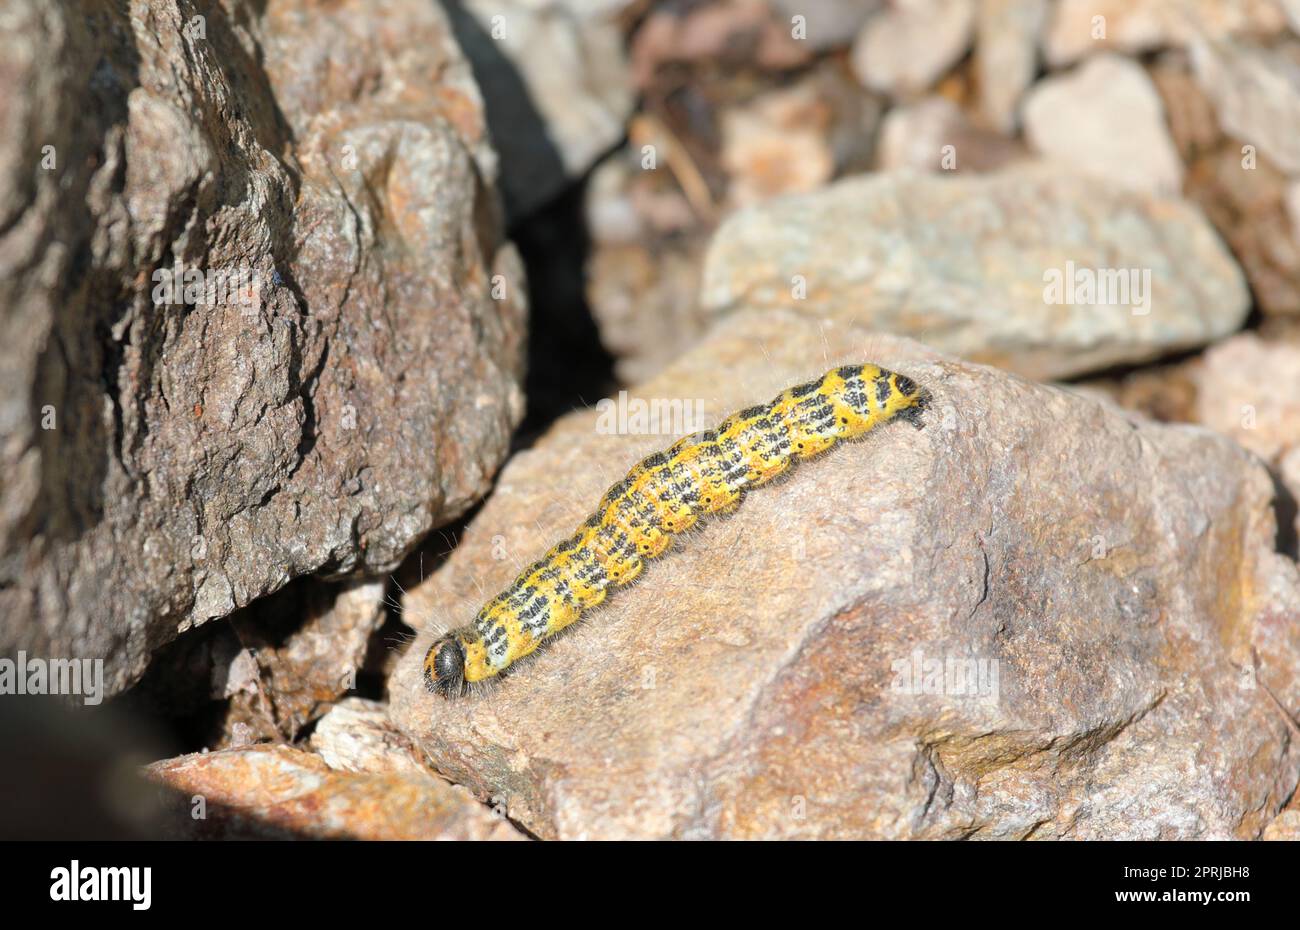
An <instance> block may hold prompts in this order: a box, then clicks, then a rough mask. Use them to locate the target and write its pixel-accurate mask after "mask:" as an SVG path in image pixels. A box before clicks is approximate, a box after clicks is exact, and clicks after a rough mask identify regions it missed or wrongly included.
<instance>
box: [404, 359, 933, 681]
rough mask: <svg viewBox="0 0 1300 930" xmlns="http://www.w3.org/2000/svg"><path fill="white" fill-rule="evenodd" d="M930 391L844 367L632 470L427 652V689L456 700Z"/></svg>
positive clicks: (911, 410) (917, 411) (920, 407)
mask: <svg viewBox="0 0 1300 930" xmlns="http://www.w3.org/2000/svg"><path fill="white" fill-rule="evenodd" d="M928 399H929V395H928V393H927V392H926V391H925V390H924V389H922V388H919V387H918V386H917V385H916V383H915V382H913V381H912V380H911V379H910V378H908V377H906V376H904V375H900V374H896V373H894V372H891V371H886V370H885V369H883V368H878V367H877V366H875V365H851V366H847V367H843V368H836V369H834V370H832V371H829V372H827V373H826V374H825V375H823V376H822V377H821V378H819V379H817V380H816V381H810V382H808V383H807V384H800V385H797V386H795V387H792V388H788V389H787V390H785V391H783V392H782V393H781V394H779V395H778V396H777V397H775V398H774V399H773V400H772V401H771V402H769V403H766V404H759V405H757V406H754V407H749V408H747V409H745V410H741V411H740V412H738V413H733V414H732V415H731V416H729V417H727V418H726V419H725V420H723V421H722V422H721V423H719V424H718V425H717V426H716V427H715V428H713V429H710V430H705V431H703V432H700V433H693V434H691V435H689V436H686V437H684V438H682V439H681V440H679V441H678V442H676V443H674V444H673V446H672V447H671V448H669V449H668V450H666V451H664V452H657V453H655V454H654V455H651V456H650V457H649V458H647V459H645V460H643V461H641V462H639V463H638V464H636V465H635V466H633V467H632V470H631V471H629V472H628V473H627V477H625V478H624V479H623V480H622V481H620V482H618V483H617V484H615V485H614V486H613V487H611V488H610V489H609V490H608V491H607V492H606V493H605V496H604V497H603V498H601V501H600V504H599V505H598V506H597V507H596V510H595V511H594V512H593V513H592V514H591V516H589V517H588V518H587V519H586V521H585V522H584V523H583V524H582V525H581V526H579V527H578V529H577V531H576V532H575V533H574V534H573V535H572V536H570V537H569V538H568V539H566V540H564V541H563V542H561V543H559V544H557V545H555V546H554V547H552V548H551V550H550V551H549V552H547V553H546V555H545V556H543V557H542V558H541V559H540V560H538V561H537V562H534V563H533V564H532V565H530V566H529V567H528V568H527V569H525V570H524V571H523V572H522V573H521V574H520V575H519V577H517V578H516V579H515V580H514V582H513V583H512V584H511V585H510V587H508V588H506V589H505V590H504V591H502V592H501V593H500V594H498V595H497V596H496V597H494V598H492V599H491V600H490V601H488V602H487V603H486V604H484V605H483V607H482V609H480V610H479V612H478V614H477V616H475V618H474V620H473V622H472V623H470V624H469V625H468V626H465V627H463V628H461V629H459V630H453V631H452V632H450V633H448V634H446V635H445V636H443V637H442V638H440V639H438V640H437V641H436V642H435V643H434V644H433V645H432V646H430V647H429V651H428V653H427V654H426V655H425V657H424V681H425V684H426V685H427V686H428V688H429V690H430V691H434V692H437V693H440V694H444V695H453V694H462V693H464V692H465V691H466V690H467V686H468V685H470V684H473V683H476V682H481V681H484V680H486V679H488V678H491V677H492V676H494V675H499V674H500V673H501V672H503V671H505V670H506V669H507V668H509V667H510V665H511V664H512V663H514V662H516V661H518V660H519V659H521V658H523V657H524V656H526V655H528V654H530V653H532V652H533V651H534V650H536V649H537V647H538V646H540V645H541V644H542V643H543V642H545V641H546V640H548V639H550V638H551V637H553V636H555V635H556V634H557V633H559V632H560V631H561V630H563V629H564V628H566V627H568V626H570V625H571V624H573V623H574V622H575V621H577V620H578V619H579V618H580V617H581V616H582V615H583V614H584V613H585V612H587V611H589V610H591V609H592V608H593V607H595V606H596V605H598V604H600V603H601V602H602V601H604V600H605V598H606V596H608V594H609V593H610V591H611V590H612V589H614V588H618V587H622V586H623V585H627V584H631V583H632V582H633V581H635V580H636V578H637V577H638V576H639V575H640V574H641V572H642V570H643V569H644V568H645V565H646V563H647V562H649V561H650V560H652V559H656V558H658V557H659V556H661V555H663V553H664V552H665V551H666V550H667V549H668V546H669V544H670V543H671V542H672V538H673V536H675V535H677V534H679V533H682V532H685V531H686V530H688V529H690V528H691V527H692V526H694V525H695V524H696V522H697V521H698V520H699V519H700V518H701V517H707V516H710V515H714V514H720V513H725V512H727V511H730V510H731V509H733V508H735V507H736V506H737V505H738V504H739V503H740V501H741V499H742V498H743V497H744V495H745V492H746V491H748V490H749V489H751V488H756V487H760V486H762V485H764V484H767V483H768V482H770V481H772V480H773V479H774V478H776V477H777V476H778V475H781V474H783V473H784V472H785V471H787V470H788V469H789V468H790V466H791V465H793V464H794V463H796V462H798V461H800V460H801V459H809V458H813V457H814V456H817V455H820V454H821V453H823V452H825V451H826V450H828V449H829V448H830V447H831V446H833V445H835V444H836V443H837V442H841V441H845V440H853V439H858V438H861V437H862V436H865V435H866V434H867V433H868V432H870V431H871V430H873V429H875V428H876V427H877V426H880V425H882V424H884V423H888V422H890V421H892V420H896V419H897V420H907V421H908V422H910V423H912V425H913V426H915V427H917V428H918V429H919V428H920V427H921V414H922V412H923V411H924V410H925V407H926V404H927V401H928Z"/></svg>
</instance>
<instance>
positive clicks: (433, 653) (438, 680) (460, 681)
mask: <svg viewBox="0 0 1300 930" xmlns="http://www.w3.org/2000/svg"><path fill="white" fill-rule="evenodd" d="M464 685H465V650H464V649H462V648H461V646H460V643H458V642H457V641H456V639H455V637H453V636H450V635H448V636H444V637H443V638H442V639H440V640H437V641H436V642H435V643H434V644H433V645H432V646H430V647H429V651H428V652H427V653H425V656H424V686H425V687H426V688H428V689H429V691H430V692H432V693H434V694H441V695H444V696H447V695H452V694H460V692H461V691H462V689H463V688H464Z"/></svg>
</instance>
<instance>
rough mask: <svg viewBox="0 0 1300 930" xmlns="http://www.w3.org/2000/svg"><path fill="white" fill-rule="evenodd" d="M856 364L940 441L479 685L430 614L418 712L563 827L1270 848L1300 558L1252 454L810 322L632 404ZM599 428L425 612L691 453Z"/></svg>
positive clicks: (1288, 783) (713, 547)
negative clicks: (887, 374) (447, 689)
mask: <svg viewBox="0 0 1300 930" xmlns="http://www.w3.org/2000/svg"><path fill="white" fill-rule="evenodd" d="M866 358H869V359H874V360H876V361H879V362H880V363H882V364H885V365H888V366H891V367H893V368H895V369H896V370H901V371H903V372H906V373H907V374H909V375H911V376H913V377H915V378H916V379H917V380H918V381H919V382H920V383H921V384H922V385H923V386H925V387H926V388H928V389H929V390H931V391H932V392H933V395H934V403H933V407H932V410H931V412H930V414H929V415H928V417H927V423H926V426H925V428H924V429H923V430H922V431H920V432H917V431H914V430H912V429H910V428H908V427H906V426H903V425H894V426H891V427H888V428H886V429H884V430H882V431H881V432H880V433H879V434H877V435H875V436H874V437H873V438H871V439H868V440H867V441H866V442H864V443H862V444H859V445H853V446H851V447H847V448H842V449H839V450H836V451H835V452H833V453H831V454H830V455H828V456H827V457H825V458H824V459H822V460H819V461H817V462H813V463H807V464H806V465H804V466H801V467H800V468H799V469H798V470H796V471H795V472H794V473H793V474H792V475H791V476H790V477H789V478H788V479H787V480H786V481H784V482H783V483H781V484H780V485H779V486H776V487H772V488H765V489H762V490H760V491H756V492H755V493H754V494H752V495H751V496H750V497H749V498H748V499H747V500H746V501H745V502H744V504H743V505H742V506H741V507H740V508H739V510H738V511H737V512H736V513H735V514H734V515H732V516H730V517H729V518H727V519H725V520H723V521H720V522H717V523H715V524H713V525H711V526H709V527H707V528H705V529H704V530H702V531H701V532H699V533H696V534H693V535H692V537H691V538H690V539H688V540H684V541H682V542H681V544H680V549H679V551H676V552H674V553H673V554H671V555H669V556H667V557H666V558H664V559H663V560H661V561H659V562H656V563H655V564H653V565H652V566H650V567H649V568H648V569H647V571H646V573H645V577H644V578H643V579H642V580H641V581H639V582H638V584H637V585H635V586H633V587H632V588H630V589H629V590H626V591H621V592H619V593H618V595H617V596H616V597H613V598H611V599H610V600H609V601H608V602H607V606H605V607H604V608H602V610H601V611H600V612H599V613H598V614H597V615H595V616H592V617H590V618H589V619H588V620H586V621H585V622H584V623H582V624H580V625H579V626H578V627H576V628H575V629H574V630H573V632H572V633H571V634H569V635H566V636H564V637H562V638H560V639H559V640H558V641H556V642H554V643H553V644H552V645H550V646H549V648H546V649H544V650H543V651H542V652H541V653H540V654H539V656H538V657H537V658H536V660H535V661H533V662H531V663H530V664H527V665H526V666H525V667H523V668H521V669H519V670H517V671H516V672H515V674H513V675H511V676H510V677H509V678H508V679H506V680H505V681H502V682H499V683H498V685H497V686H496V687H493V688H491V689H490V690H489V691H488V692H487V693H485V694H483V695H480V696H477V697H472V698H467V699H460V700H449V699H446V698H442V697H436V696H432V695H429V694H428V693H426V691H425V690H424V686H423V684H422V681H421V677H420V670H419V666H420V662H421V659H422V656H423V653H424V650H425V649H426V648H427V647H428V644H429V643H430V642H431V639H432V635H433V632H434V631H426V632H424V633H421V634H420V635H419V636H418V637H417V638H416V640H415V642H414V643H413V644H412V648H411V650H410V652H409V653H408V654H407V655H406V656H405V657H404V658H403V660H402V661H401V662H400V663H399V665H398V668H397V671H396V672H395V674H394V676H393V678H392V679H391V681H390V694H391V696H392V700H393V717H394V720H395V722H397V723H398V724H399V725H400V726H401V727H402V728H403V730H404V731H405V732H407V733H408V734H409V735H410V736H411V737H412V738H413V739H416V740H417V741H419V742H420V744H421V746H422V747H423V748H424V749H425V750H426V751H427V752H428V753H429V755H430V757H431V759H432V761H433V763H434V765H435V766H436V767H437V768H438V770H439V771H442V772H444V773H445V774H446V775H448V776H449V777H451V778H453V779H454V780H455V781H457V782H460V783H463V784H465V785H467V786H469V787H470V788H472V789H473V791H474V792H475V793H476V794H477V795H478V796H479V797H481V798H496V799H498V800H501V801H503V802H504V803H505V804H506V805H507V806H508V809H509V812H510V815H511V816H512V817H513V818H516V819H517V820H518V821H519V822H521V823H522V824H523V825H524V826H526V827H527V828H528V829H529V830H530V831H533V832H535V833H536V834H538V835H540V836H543V837H562V838H578V837H584V838H612V837H683V838H685V837H692V838H704V837H747V838H748V837H767V838H775V837H891V838H901V837H1028V836H1032V837H1038V838H1049V837H1067V836H1068V837H1073V838H1100V837H1109V838H1138V837H1164V838H1175V837H1234V836H1236V837H1254V836H1258V835H1259V834H1260V833H1261V831H1262V830H1263V829H1264V827H1265V826H1266V825H1267V824H1268V823H1269V822H1270V821H1271V820H1272V818H1273V817H1274V816H1275V814H1276V813H1277V811H1278V810H1279V809H1280V808H1281V807H1282V805H1283V803H1284V802H1285V801H1286V799H1287V798H1288V797H1290V795H1291V794H1292V792H1293V791H1294V790H1295V787H1296V783H1297V779H1300V744H1297V742H1296V741H1295V740H1294V739H1293V738H1292V737H1291V735H1290V731H1289V729H1288V726H1289V724H1288V722H1287V721H1286V720H1285V718H1284V716H1283V715H1282V714H1281V713H1279V710H1278V707H1277V706H1276V705H1275V704H1273V703H1272V702H1271V700H1270V698H1269V697H1268V696H1267V695H1268V694H1273V695H1276V696H1277V698H1278V700H1279V701H1280V702H1281V703H1282V705H1283V706H1284V707H1286V708H1287V709H1288V710H1289V712H1290V713H1291V714H1295V712H1296V709H1297V708H1300V676H1297V675H1296V670H1297V668H1300V619H1298V618H1300V578H1298V577H1297V572H1296V568H1295V565H1294V563H1292V562H1290V561H1289V560H1286V559H1283V558H1282V557H1280V556H1278V555H1277V554H1276V553H1275V552H1273V549H1272V538H1273V530H1274V527H1273V516H1272V511H1271V509H1270V502H1271V498H1272V486H1271V483H1270V481H1269V478H1268V476H1267V474H1266V473H1265V471H1264V470H1263V468H1262V467H1260V466H1259V464H1258V463H1257V462H1256V461H1255V460H1254V459H1253V458H1252V457H1251V456H1249V455H1248V454H1247V453H1245V452H1244V451H1243V450H1241V449H1240V448H1239V447H1237V446H1236V445H1235V444H1234V443H1232V442H1231V441H1229V440H1227V439H1225V438H1223V437H1220V436H1217V435H1215V434H1213V433H1211V432H1209V431H1206V430H1202V429H1197V428H1189V427H1166V426H1158V425H1155V424H1152V423H1149V422H1144V421H1140V420H1134V419H1131V418H1128V417H1126V416H1124V415H1123V414H1122V413H1121V412H1119V411H1118V410H1117V409H1116V408H1113V407H1110V406H1108V405H1104V404H1100V403H1098V402H1096V401H1093V400H1089V399H1086V398H1083V397H1079V396H1077V395H1075V394H1073V393H1071V392H1069V391H1066V390H1062V389H1059V388H1052V387H1045V386H1040V385H1036V384H1032V383H1029V382H1026V381H1023V380H1021V379H1019V378H1016V377H1013V376H1009V375H1006V374H1004V373H1002V372H999V371H997V370H994V369H988V368H983V367H979V366H974V365H970V364H965V363H959V362H955V361H952V360H949V359H944V358H940V357H936V356H935V355H933V354H932V353H930V352H928V351H926V350H924V349H922V348H921V347H919V346H917V345H916V344H914V343H910V342H907V341H905V340H898V339H894V338H891V337H888V336H881V335H872V334H870V333H868V332H865V331H863V330H860V329H857V328H854V327H851V326H848V325H846V324H844V323H840V322H835V321H831V322H826V323H820V322H818V321H815V320H810V319H807V318H804V317H800V316H798V315H794V314H789V313H780V312H771V313H744V314H737V315H735V316H733V317H731V318H730V319H728V320H725V321H723V322H722V323H720V324H719V325H718V326H717V327H716V328H715V329H714V330H713V331H712V332H711V333H710V335H709V336H708V337H707V338H706V339H705V341H704V342H703V343H701V344H700V346H698V347H697V348H696V349H695V350H694V351H692V352H691V353H689V354H688V355H687V356H685V357H684V358H682V359H681V360H679V361H678V362H676V363H674V364H673V365H672V366H670V367H669V368H668V369H667V370H666V371H665V372H664V373H663V374H662V375H661V376H660V377H658V378H656V379H655V380H653V381H651V382H649V383H647V384H644V385H641V386H640V387H639V388H638V389H637V390H636V391H635V394H636V395H637V396H641V397H660V398H677V399H683V400H685V399H692V398H700V399H703V400H704V402H705V409H706V410H707V412H708V417H709V419H711V420H716V419H717V418H719V417H721V416H722V415H724V414H725V413H727V412H729V411H731V410H734V409H736V408H739V407H743V406H745V405H747V404H750V403H753V402H756V401H760V400H763V399H766V398H768V397H769V396H771V395H772V394H774V393H775V392H776V391H777V390H779V389H781V388H783V387H785V386H788V385H790V384H793V383H796V382H798V381H800V380H802V379H804V378H807V377H809V376H812V375H815V374H818V373H820V372H821V371H823V370H824V369H825V368H827V367H829V366H831V365H834V364H836V363H838V362H841V361H847V360H850V359H851V360H862V359H866ZM596 426H597V414H596V412H594V411H585V412H579V413H575V414H573V415H571V416H569V417H567V418H565V419H564V420H562V421H560V422H559V423H557V424H556V426H555V427H554V428H553V430H552V431H551V432H550V433H549V434H548V435H546V436H545V437H543V438H542V439H541V440H540V441H539V442H538V443H537V444H536V445H535V446H533V447H532V448H530V449H529V450H528V451H526V452H523V453H521V454H519V455H518V456H516V457H515V458H513V459H512V460H511V462H510V463H509V464H508V465H507V467H506V469H505V470H504V472H503V473H502V475H501V479H500V482H499V483H498V485H497V489H496V492H495V493H494V495H493V496H492V497H491V498H490V499H489V501H488V502H487V504H486V505H485V506H484V508H483V509H482V511H481V512H480V513H479V514H478V515H477V516H476V518H475V519H474V520H473V522H472V523H471V524H470V525H469V527H468V528H467V530H466V532H465V534H464V537H463V540H462V542H461V544H460V545H459V546H458V548H457V549H456V551H455V552H454V553H453V555H452V556H451V558H450V560H449V562H448V563H447V564H446V566H445V567H444V568H443V569H442V570H441V571H439V572H438V573H437V574H435V575H434V576H432V577H431V578H430V579H429V580H428V581H427V582H426V583H425V584H424V585H422V586H421V587H420V588H418V589H416V590H413V591H412V592H411V593H410V595H409V596H408V598H407V601H406V608H407V609H408V611H414V612H415V613H416V614H419V615H429V616H436V617H438V618H439V619H440V620H441V622H442V624H444V625H451V624H457V623H462V622H465V621H467V620H468V619H469V618H470V617H471V616H472V613H473V611H474V610H475V609H476V607H477V606H478V604H479V602H480V601H481V599H482V598H483V597H484V596H485V595H487V594H490V593H492V592H494V591H496V590H498V589H499V588H500V587H502V586H504V585H505V584H506V583H507V582H508V581H509V580H510V579H511V577H512V576H513V575H514V573H515V571H516V569H517V566H518V565H519V564H521V563H522V562H524V561H526V560H529V559H531V558H533V557H535V556H537V555H539V554H540V553H541V552H542V551H543V550H544V548H545V547H546V546H547V545H549V544H550V543H552V542H554V541H555V540H557V539H559V538H561V537H562V535H564V534H567V533H568V532H570V531H571V529H572V527H573V526H574V525H576V524H577V522H578V521H579V520H581V519H582V518H583V517H584V516H585V514H586V512H587V511H588V509H589V508H590V507H591V506H592V504H593V503H594V502H595V500H596V499H597V498H598V496H599V495H600V493H601V492H602V491H603V490H604V489H605V487H606V486H607V485H608V484H609V483H611V482H612V481H613V480H615V479H616V478H617V477H619V476H621V474H622V472H623V470H624V469H625V468H627V467H628V466H629V465H631V464H632V463H633V462H635V461H636V460H638V459H639V458H640V457H641V456H643V455H645V454H647V453H649V452H651V451H653V450H655V449H658V448H660V447H662V446H664V445H666V444H667V442H668V441H669V438H667V437H663V436H650V435H609V434H605V433H602V432H600V431H598V430H597V428H596ZM1256 655H1257V656H1258V659H1256V658H1255V656H1256ZM933 663H938V668H937V669H936V668H935V667H934V665H933ZM961 673H967V674H968V675H969V677H964V678H963V677H962V674H961ZM1266 688H1267V691H1266Z"/></svg>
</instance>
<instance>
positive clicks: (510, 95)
mask: <svg viewBox="0 0 1300 930" xmlns="http://www.w3.org/2000/svg"><path fill="white" fill-rule="evenodd" d="M626 5H627V3H626V2H606V3H583V2H574V0H555V2H547V3H541V4H539V3H536V2H531V0H447V2H446V3H445V4H444V6H445V7H446V9H447V12H448V14H449V16H450V18H451V22H452V25H453V26H454V28H455V30H456V37H457V38H458V39H459V41H460V43H461V45H462V47H463V48H464V49H465V54H466V55H467V56H468V57H469V59H470V61H471V62H472V63H473V66H474V75H475V77H476V78H477V79H478V83H479V86H480V87H481V88H482V89H483V97H484V101H485V103H486V107H487V117H488V121H489V124H490V126H491V129H492V141H493V143H494V144H495V145H496V147H497V149H498V150H499V151H500V153H501V165H502V170H501V189H502V194H503V195H504V197H505V204H506V213H507V215H508V217H509V218H510V219H511V221H515V220H519V219H522V218H523V217H526V216H527V215H529V214H530V213H532V212H533V211H535V210H536V209H537V208H538V207H540V206H542V205H543V204H545V203H546V202H547V201H548V200H551V199H552V198H554V197H555V196H556V195H558V194H559V193H560V192H561V191H563V190H564V188H565V187H567V186H568V185H569V184H571V183H572V182H573V181H574V180H575V179H577V178H579V177H581V176H582V175H583V174H585V173H586V171H587V169H588V168H590V167H591V166H592V165H593V164H594V163H595V162H596V160H597V158H599V157H600V156H601V155H602V154H604V153H605V152H607V151H608V150H609V149H611V148H613V147H614V146H615V145H616V144H617V143H618V141H619V139H621V138H622V137H623V133H624V124H625V123H626V121H627V118H628V116H629V115H630V114H631V112H632V104H633V88H632V80H631V73H630V71H629V65H628V61H627V58H626V55H625V53H624V50H623V34H622V30H621V29H620V27H619V24H618V19H617V14H618V12H619V10H620V9H621V7H623V6H626Z"/></svg>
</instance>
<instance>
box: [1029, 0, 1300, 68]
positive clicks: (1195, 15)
mask: <svg viewBox="0 0 1300 930" xmlns="http://www.w3.org/2000/svg"><path fill="white" fill-rule="evenodd" d="M1053 8H1054V9H1053V15H1052V17H1051V20H1050V23H1049V25H1048V28H1047V31H1046V34H1045V35H1044V39H1043V50H1044V53H1045V54H1046V56H1047V61H1048V64H1049V65H1051V66H1052V67H1060V66H1062V65H1067V64H1070V63H1072V62H1074V61H1077V60H1078V59H1080V58H1082V57H1084V56H1085V55H1091V54H1093V53H1094V52H1098V51H1103V50H1116V51H1122V52H1129V53H1134V52H1145V51H1150V50H1151V49H1156V48H1163V47H1167V46H1172V47H1177V48H1182V47H1186V46H1187V45H1189V44H1190V43H1191V42H1192V41H1194V40H1195V39H1196V38H1198V37H1200V36H1208V37H1212V38H1222V37H1225V36H1229V35H1247V36H1258V37H1266V36H1274V35H1277V34H1278V33H1280V32H1282V31H1283V30H1285V29H1286V14H1285V12H1284V10H1283V4H1281V3H1279V2H1277V0H1058V2H1057V3H1055V4H1053Z"/></svg>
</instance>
